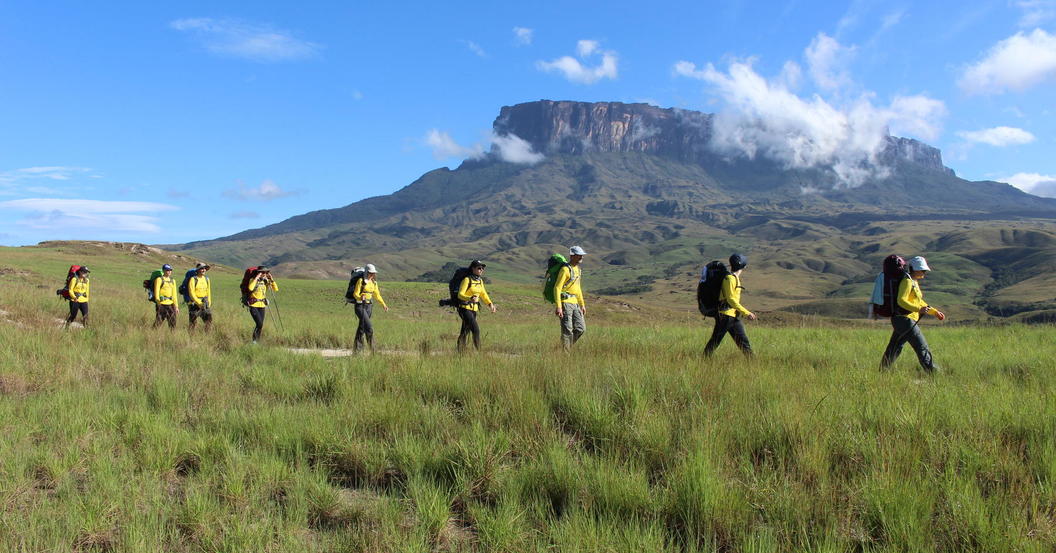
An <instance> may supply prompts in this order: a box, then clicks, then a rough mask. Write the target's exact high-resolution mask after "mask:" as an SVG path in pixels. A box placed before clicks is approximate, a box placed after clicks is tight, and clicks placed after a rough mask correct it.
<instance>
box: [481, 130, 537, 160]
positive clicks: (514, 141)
mask: <svg viewBox="0 0 1056 553" xmlns="http://www.w3.org/2000/svg"><path fill="white" fill-rule="evenodd" d="M491 145H492V151H495V152H497V153H498V154H499V158H501V159H502V160H503V161H508V162H510V163H527V164H533V163H539V162H540V161H542V160H543V157H544V156H543V154H540V153H538V152H533V151H532V145H531V144H529V143H528V141H527V140H524V139H523V138H521V137H519V136H517V135H514V134H507V135H502V136H500V135H492V137H491Z"/></svg>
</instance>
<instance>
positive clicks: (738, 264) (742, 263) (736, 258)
mask: <svg viewBox="0 0 1056 553" xmlns="http://www.w3.org/2000/svg"><path fill="white" fill-rule="evenodd" d="M747 266H748V257H747V256H744V255H742V254H739V253H735V254H733V255H731V256H730V270H731V271H739V270H741V269H743V268H745V267H747Z"/></svg>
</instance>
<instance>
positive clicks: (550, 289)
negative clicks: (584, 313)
mask: <svg viewBox="0 0 1056 553" xmlns="http://www.w3.org/2000/svg"><path fill="white" fill-rule="evenodd" d="M562 267H568V274H569V275H572V265H569V263H568V260H567V259H565V256H563V255H561V254H559V253H555V254H554V255H551V256H550V259H547V260H546V281H545V282H544V283H543V298H544V299H546V301H548V302H550V303H557V295H556V294H555V293H554V287H555V286H556V285H557V275H558V274H559V273H560V272H561V268H562Z"/></svg>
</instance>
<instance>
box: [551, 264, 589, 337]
mask: <svg viewBox="0 0 1056 553" xmlns="http://www.w3.org/2000/svg"><path fill="white" fill-rule="evenodd" d="M584 255H587V252H586V251H584V250H583V248H581V247H579V246H572V247H571V248H569V250H568V266H566V267H561V270H560V271H559V272H558V273H557V281H556V282H554V298H555V299H556V300H557V302H556V303H557V309H556V310H554V314H555V315H557V318H558V319H560V320H561V346H562V347H563V348H564V349H565V351H570V350H571V349H572V345H573V344H575V343H576V342H578V341H579V339H580V338H582V337H583V333H585V332H586V331H587V321H586V316H587V304H586V303H585V302H584V301H583V288H582V286H581V284H580V280H581V279H580V277H581V276H582V274H583V273H582V269H581V268H580V266H579V265H580V264H581V263H582V262H583V256H584Z"/></svg>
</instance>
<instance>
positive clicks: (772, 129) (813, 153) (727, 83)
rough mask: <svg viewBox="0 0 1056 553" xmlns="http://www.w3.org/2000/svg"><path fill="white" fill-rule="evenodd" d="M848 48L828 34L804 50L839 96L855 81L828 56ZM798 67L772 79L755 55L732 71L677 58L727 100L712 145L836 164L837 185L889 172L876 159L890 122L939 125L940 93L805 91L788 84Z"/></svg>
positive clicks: (801, 163)
mask: <svg viewBox="0 0 1056 553" xmlns="http://www.w3.org/2000/svg"><path fill="white" fill-rule="evenodd" d="M830 41H831V42H830ZM848 50H849V49H847V48H844V47H842V46H840V45H839V44H838V43H835V41H834V40H833V39H831V38H829V37H827V36H825V35H823V34H821V35H819V36H818V38H817V39H815V40H814V41H813V42H812V43H811V46H810V47H809V48H808V49H807V51H806V53H805V56H806V57H807V58H808V60H811V63H812V70H811V71H810V74H811V78H812V79H814V82H815V84H816V85H818V87H819V89H830V88H831V91H832V93H834V94H835V95H836V96H839V95H840V93H841V92H844V89H846V88H848V87H850V86H852V84H853V83H851V82H850V79H849V77H846V78H844V77H839V78H837V77H835V76H834V75H835V74H834V73H833V71H832V70H831V69H832V67H834V66H833V65H831V64H827V63H825V60H834V59H836V58H838V57H839V55H842V54H844V53H846V52H847V51H848ZM826 52H828V53H836V54H838V55H837V56H836V57H833V56H830V55H828V54H827V53H826ZM797 67H798V66H796V64H794V63H792V62H789V63H786V64H785V67H784V69H783V70H782V72H781V75H780V76H779V77H777V78H775V79H773V80H767V79H766V78H765V77H763V76H761V75H759V74H758V73H757V72H756V71H755V70H754V68H753V67H752V65H751V62H750V61H749V62H734V63H732V64H731V65H730V68H729V70H728V72H722V71H719V70H717V69H716V68H715V67H714V66H713V65H712V64H710V63H709V64H707V65H706V66H705V67H703V68H701V69H698V68H697V66H696V65H695V64H693V63H691V62H688V61H680V62H678V63H676V64H675V66H674V72H675V74H677V75H681V76H685V77H689V78H693V79H698V80H701V81H704V82H705V83H707V84H708V85H709V92H711V93H713V94H714V95H715V96H717V97H718V98H719V99H721V100H722V101H723V102H724V103H725V105H726V107H725V109H723V110H721V111H720V112H719V113H718V115H717V116H716V117H715V120H714V121H715V122H714V135H713V139H712V145H713V147H715V148H716V149H717V150H719V151H720V152H724V153H727V154H735V155H743V156H746V157H749V158H754V157H755V156H765V157H767V158H768V159H772V160H775V161H778V162H779V163H782V164H783V165H785V166H786V167H789V168H809V167H831V168H832V171H833V173H834V175H835V177H836V179H837V181H838V184H839V185H840V186H858V185H860V184H862V183H863V182H864V181H865V180H866V179H869V178H874V177H883V176H885V175H887V174H888V169H887V168H885V167H882V166H880V165H879V164H878V155H879V154H880V153H881V152H882V151H883V149H884V148H885V147H886V137H887V135H888V133H889V131H890V130H891V129H896V130H898V131H900V132H905V133H908V134H911V135H914V136H918V137H922V138H926V139H932V138H935V137H936V136H938V134H939V132H940V129H941V122H942V119H943V118H944V117H945V116H946V106H945V104H944V103H943V102H941V101H939V100H935V99H933V98H929V97H927V96H923V95H915V96H896V97H895V98H894V99H892V101H891V102H890V103H889V104H888V105H886V106H884V105H875V104H874V103H873V98H874V96H875V95H874V94H872V93H868V92H866V93H863V94H860V95H859V96H858V97H857V98H856V99H853V100H850V101H846V102H841V103H836V102H833V101H830V100H826V99H825V98H823V97H822V96H820V95H818V94H814V95H812V96H810V97H809V98H803V97H800V96H798V95H797V94H795V93H794V92H792V91H791V90H790V82H793V81H796V80H798V75H799V72H798V71H797V69H796V68H797ZM818 80H821V81H822V83H819V82H818ZM823 83H824V84H823Z"/></svg>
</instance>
